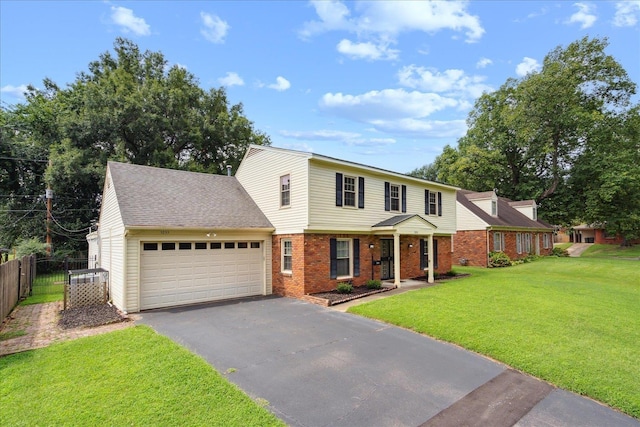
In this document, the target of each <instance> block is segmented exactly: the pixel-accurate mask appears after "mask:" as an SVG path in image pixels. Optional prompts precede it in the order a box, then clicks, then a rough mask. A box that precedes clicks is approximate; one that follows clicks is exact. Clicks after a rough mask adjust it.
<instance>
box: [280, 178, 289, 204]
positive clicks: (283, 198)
mask: <svg viewBox="0 0 640 427" xmlns="http://www.w3.org/2000/svg"><path fill="white" fill-rule="evenodd" d="M290 205H291V176H290V175H284V176H281V177H280V206H281V207H284V206H290Z"/></svg>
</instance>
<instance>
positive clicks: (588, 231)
mask: <svg viewBox="0 0 640 427" xmlns="http://www.w3.org/2000/svg"><path fill="white" fill-rule="evenodd" d="M570 233H571V234H570V240H571V242H573V243H600V244H610V245H622V244H624V243H625V241H624V238H623V237H622V236H620V235H616V234H609V233H607V231H606V230H605V228H604V225H598V224H580V225H576V226H575V227H573V229H572V231H571V232H570ZM626 243H629V244H640V239H635V240H630V241H627V242H626Z"/></svg>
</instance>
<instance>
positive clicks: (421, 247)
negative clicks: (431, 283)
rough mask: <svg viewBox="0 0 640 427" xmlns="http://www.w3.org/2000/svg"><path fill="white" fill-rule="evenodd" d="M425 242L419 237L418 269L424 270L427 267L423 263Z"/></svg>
mask: <svg viewBox="0 0 640 427" xmlns="http://www.w3.org/2000/svg"><path fill="white" fill-rule="evenodd" d="M426 244H427V242H426V241H425V240H424V239H420V269H422V270H424V269H425V268H427V266H426V265H424V261H425V259H424V245H426Z"/></svg>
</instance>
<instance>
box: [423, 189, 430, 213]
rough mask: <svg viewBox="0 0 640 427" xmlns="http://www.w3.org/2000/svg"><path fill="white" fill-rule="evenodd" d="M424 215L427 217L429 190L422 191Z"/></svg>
mask: <svg viewBox="0 0 640 427" xmlns="http://www.w3.org/2000/svg"><path fill="white" fill-rule="evenodd" d="M424 214H425V215H429V190H424Z"/></svg>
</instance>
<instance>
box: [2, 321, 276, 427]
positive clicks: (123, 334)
mask: <svg viewBox="0 0 640 427" xmlns="http://www.w3.org/2000/svg"><path fill="white" fill-rule="evenodd" d="M230 375H233V374H230ZM0 378H2V381H1V382H0V407H1V408H2V415H1V418H2V424H3V425H11V426H33V425H114V426H115V425H120V426H124V425H156V426H174V425H184V426H210V425H219V426H222V425H224V426H248V425H255V426H258V425H259V426H276V425H277V426H283V425H284V423H282V422H281V421H280V420H278V419H277V418H276V417H275V416H274V415H273V414H271V413H270V412H269V411H267V410H266V409H265V408H263V407H261V406H260V405H258V404H257V403H256V402H254V401H253V400H251V399H250V398H249V397H248V396H247V395H246V394H244V393H243V392H242V391H240V390H239V389H238V388H237V387H236V386H234V385H233V384H231V383H229V382H228V381H227V380H226V379H225V378H224V377H223V376H222V375H221V374H219V373H218V372H216V371H215V370H214V369H213V368H211V366H210V365H208V364H207V363H206V362H205V361H204V360H203V359H202V358H200V357H198V356H195V355H193V354H192V353H190V352H189V351H187V350H186V349H184V348H183V347H180V346H179V345H177V344H175V343H174V342H172V341H171V340H169V339H168V338H166V337H163V336H161V335H158V334H156V333H155V332H154V331H153V330H152V329H150V328H147V327H144V326H137V327H133V328H128V329H124V330H121V331H117V332H112V333H109V334H105V335H99V336H94V337H88V338H81V339H78V340H75V341H69V342H64V343H60V344H55V345H52V346H50V347H48V348H44V349H41V350H34V351H29V352H25V353H19V354H15V355H11V356H6V357H2V358H0Z"/></svg>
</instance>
